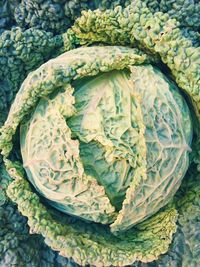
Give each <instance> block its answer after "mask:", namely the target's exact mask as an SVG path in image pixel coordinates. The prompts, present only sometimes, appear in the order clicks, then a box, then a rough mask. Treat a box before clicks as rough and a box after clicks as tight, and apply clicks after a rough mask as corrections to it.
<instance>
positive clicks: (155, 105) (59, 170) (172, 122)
mask: <svg viewBox="0 0 200 267" xmlns="http://www.w3.org/2000/svg"><path fill="white" fill-rule="evenodd" d="M73 87H74V91H73V92H72V91H71V92H68V95H67V96H66V99H65V100H63V99H62V101H61V100H59V101H54V99H50V98H49V99H42V100H41V101H40V102H39V103H38V106H37V108H36V109H35V111H34V112H33V114H32V115H31V118H30V120H29V121H28V122H27V123H25V124H24V125H22V126H21V151H22V157H23V163H24V168H25V169H26V172H27V176H28V179H29V180H30V181H31V182H32V183H33V185H34V186H35V187H36V189H37V190H38V192H40V194H41V195H43V196H44V197H45V198H46V199H48V200H50V203H51V205H53V206H54V207H56V208H57V209H59V210H61V211H64V212H66V213H69V214H72V215H76V216H79V217H83V218H86V219H88V218H89V219H90V217H87V216H85V215H84V212H83V211H87V212H86V213H87V214H88V213H89V212H90V210H93V209H94V210H95V208H94V206H95V205H96V204H95V205H94V204H91V196H92V193H90V194H89V193H88V194H86V191H87V190H88V189H87V188H88V187H87V186H86V187H85V189H84V190H83V189H82V187H83V186H84V185H85V183H86V182H85V180H87V179H88V181H90V182H91V181H94V180H95V181H96V184H97V185H100V186H101V187H103V188H104V190H105V194H106V196H107V197H108V199H109V200H110V202H111V205H112V206H113V207H114V210H116V211H119V210H120V209H121V208H122V204H123V201H124V199H125V198H126V192H127V189H128V188H129V186H130V183H131V182H132V179H133V177H134V172H135V168H136V164H137V161H136V158H137V157H136V156H137V155H136V148H135V147H136V145H137V142H138V134H137V129H136V127H137V125H136V124H135V118H136V116H137V109H136V108H135V105H134V101H135V95H136V94H137V96H139V100H140V106H141V111H142V119H143V123H144V125H145V134H144V138H145V143H146V161H147V167H146V173H147V180H146V182H145V183H144V186H143V192H142V194H143V198H142V203H143V202H148V203H149V202H151V201H152V203H156V204H155V205H157V203H159V202H160V203H162V204H161V205H160V206H159V207H161V206H163V205H165V204H166V203H167V202H169V200H170V199H171V197H172V196H173V195H174V193H175V192H176V191H177V190H178V188H179V186H180V183H181V179H182V178H183V177H184V175H185V173H186V171H187V168H188V164H189V159H188V152H189V151H190V147H189V146H190V144H191V140H192V126H191V118H190V113H189V109H188V107H187V103H186V101H185V100H184V98H183V96H182V95H181V93H180V91H179V89H178V88H177V87H176V86H175V84H174V83H172V82H171V81H169V80H168V79H167V78H166V77H164V75H163V74H162V73H161V72H160V71H159V70H157V69H155V68H153V67H152V66H133V67H131V68H130V70H123V71H112V72H109V73H102V74H99V75H97V76H95V77H90V78H87V79H81V80H78V81H77V82H74V84H73ZM59 94H62V93H58V95H57V96H56V97H57V99H59ZM67 97H68V99H67ZM67 105H68V106H69V110H68V111H69V112H68V113H67V116H66V114H65V113H66V112H63V110H66V107H67ZM69 140H70V141H69ZM74 177H75V178H74ZM82 177H84V179H85V180H84V179H82ZM79 180H81V182H82V181H83V180H84V181H83V185H82V184H81V183H79ZM91 183H93V182H91ZM93 190H95V185H94V189H93ZM74 192H76V193H74ZM77 192H79V193H77ZM81 194H82V195H83V194H84V197H83V198H82V199H81V204H80V203H79V204H78V205H77V206H76V204H75V203H76V200H77V199H78V198H80V197H81V196H80V195H81ZM94 194H96V193H94ZM142 203H141V205H142ZM91 212H92V211H91ZM91 220H92V219H91ZM111 221H112V220H111Z"/></svg>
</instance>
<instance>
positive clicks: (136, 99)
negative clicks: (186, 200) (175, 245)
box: [0, 2, 200, 267]
mask: <svg viewBox="0 0 200 267" xmlns="http://www.w3.org/2000/svg"><path fill="white" fill-rule="evenodd" d="M138 3H140V2H138ZM138 5H140V4H138ZM132 9H133V6H132V5H130V6H128V7H127V8H126V9H124V10H125V11H122V10H121V9H120V10H119V9H116V11H106V12H105V13H102V14H103V15H102V14H101V12H100V11H98V10H97V11H95V12H96V13H95V12H91V11H88V13H84V14H83V16H82V17H81V18H80V19H79V20H77V23H76V24H75V26H74V27H73V28H72V29H70V30H69V31H68V32H67V33H66V34H65V35H63V40H64V41H65V50H69V51H67V52H65V53H63V54H61V55H60V56H58V57H57V58H54V59H51V60H50V61H48V62H46V63H45V64H43V65H42V66H40V67H39V68H38V69H37V70H35V71H33V72H31V73H30V74H29V75H28V76H27V78H26V79H25V81H24V82H23V84H22V86H21V88H20V90H19V92H18V93H17V95H16V98H15V100H14V102H13V104H12V106H11V109H10V112H9V115H8V118H7V120H6V122H5V124H4V126H3V127H2V128H1V136H0V149H1V151H2V152H1V153H2V155H3V156H4V163H5V165H6V168H7V171H8V173H9V174H10V176H11V177H12V178H13V181H12V182H11V183H10V185H9V186H8V189H7V194H8V196H9V197H10V198H11V200H13V201H14V202H15V203H17V204H18V209H19V211H20V212H21V213H22V214H23V215H24V216H27V217H28V224H29V226H30V229H31V232H32V233H39V234H42V235H43V236H44V237H45V242H46V243H47V244H48V245H49V246H51V248H52V249H54V250H56V251H59V253H60V254H61V255H62V256H64V257H71V258H73V259H74V260H75V261H76V262H77V263H79V264H81V265H87V264H90V265H92V266H98V267H99V266H124V265H128V264H132V263H134V262H135V261H138V260H140V261H142V262H151V261H153V260H155V259H158V257H159V256H160V255H161V254H164V253H166V252H167V250H168V248H169V245H170V243H171V241H172V236H173V234H174V233H175V231H176V221H177V217H178V212H177V210H176V207H175V203H174V199H173V197H174V195H175V193H176V192H177V190H178V189H179V187H180V185H181V183H182V180H183V178H184V176H185V175H186V172H187V171H188V168H189V166H190V165H191V164H193V165H192V166H194V164H196V163H199V159H198V156H196V154H195V152H196V150H195V148H194V146H195V145H196V146H197V145H198V142H199V139H198V138H199V135H198V130H197V129H198V127H199V126H196V125H199V124H198V114H199V113H198V112H199V102H200V101H199V91H198V90H195V89H196V88H195V86H194V87H193V85H194V83H193V82H192V81H194V80H195V78H194V73H195V72H194V71H191V73H189V74H187V75H185V76H184V75H183V71H182V70H181V71H179V69H178V67H177V68H174V66H173V64H171V61H170V60H171V59H172V57H171V58H170V55H171V54H172V52H173V51H175V50H174V49H172V50H171V51H170V53H167V52H166V51H165V49H168V48H169V47H168V46H167V45H168V43H167V42H168V41H167V40H168V39H169V36H170V31H169V29H171V28H170V27H169V26H171V23H172V22H173V21H172V22H171V21H169V22H165V23H166V24H165V25H167V26H166V28H165V26H163V28H162V31H161V34H160V35H159V33H157V35H156V36H157V37H155V35H154V33H155V32H153V33H151V32H150V33H148V34H149V38H146V39H145V38H144V37H143V39H142V38H141V39H139V38H140V35H138V36H139V37H138V40H137V41H135V39H136V38H137V32H135V35H133V36H134V37H130V38H129V36H128V34H129V32H128V30H127V28H124V29H126V30H124V31H122V32H121V35H120V36H118V39H115V38H116V35H115V34H116V33H119V32H120V30H119V29H118V27H117V26H116V25H115V23H113V21H112V19H111V20H110V17H111V16H113V18H114V19H116V18H117V19H119V20H120V21H121V23H122V22H124V23H125V22H126V20H128V19H129V18H127V17H128V16H130V17H131V11H132ZM147 10H148V9H146V8H145V7H144V10H143V11H141V12H144V13H145V11H147ZM127 11H129V12H127ZM109 12H111V14H110V13H109ZM112 12H116V14H118V15H119V14H120V16H121V17H117V15H116V14H115V13H112ZM123 12H124V13H123ZM127 14H128V15H127ZM135 14H136V13H135V11H134V12H133V14H132V17H131V20H130V21H132V20H134V18H135V19H136V15H135ZM149 14H150V13H149ZM161 15H162V14H160V17H161V19H160V23H161V24H162V23H163V21H165V20H166V17H165V16H164V17H162V16H161ZM123 16H124V17H123ZM134 16H135V17H134ZM149 16H150V15H149ZM122 18H123V19H124V20H122ZM158 19H159V16H158ZM166 21H167V20H166ZM90 23H91V24H90ZM95 23H97V25H99V24H102V25H101V27H102V29H103V28H104V27H103V26H105V25H104V23H105V24H106V30H107V31H108V33H110V32H109V30H110V29H111V30H112V31H111V32H112V33H110V35H109V34H108V33H107V34H105V35H103V34H102V35H101V34H99V32H98V30H96V31H93V27H95V26H94V25H96V24H95ZM167 23H168V24H169V25H168V24H167ZM83 24H84V26H85V28H84V30H83ZM172 24H173V23H172ZM152 25H153V24H152ZM129 26H130V25H129ZM157 26H158V25H156V26H155V31H158V29H157V28H156V27H157ZM134 27H135V26H133V29H132V30H131V31H130V36H132V34H133V32H134ZM142 27H143V28H144V29H143V28H142ZM149 27H150V26H149V25H148V21H147V26H144V25H143V23H142V26H141V29H142V30H143V31H144V32H145V33H147V32H149V31H150V29H151V28H149ZM151 27H152V26H151ZM100 29H101V28H100ZM104 30H105V29H104ZM115 30H116V32H115ZM112 34H113V35H112ZM167 34H168V35H167ZM178 34H179V32H178V33H177V36H178ZM180 34H181V33H180ZM165 35H166V36H167V37H166V38H168V39H166V40H165ZM135 36H136V37H135ZM158 36H160V37H159V38H160V40H159V42H158V41H157V40H158V39H156V38H158ZM131 38H132V39H131ZM134 38H135V39H134ZM162 38H163V39H162ZM117 40H118V41H117ZM163 40H164V41H163ZM100 41H101V42H103V43H108V44H109V46H108V45H106V44H105V45H99V44H98V45H97V44H96V42H100ZM113 41H114V42H115V43H116V44H117V45H113ZM162 41H163V43H162ZM129 42H132V43H131V44H129ZM157 42H158V43H157ZM91 43H94V44H93V46H89V47H85V46H82V47H79V48H75V49H72V48H74V46H77V44H79V45H83V44H87V45H89V44H90V45H91ZM138 43H139V45H138ZM154 43H155V44H154ZM132 44H134V45H132ZM163 44H166V46H163ZM180 44H182V45H183V47H184V45H185V44H186V45H188V42H186V43H184V39H183V40H182V39H181V42H180ZM122 45H123V46H122ZM133 46H138V47H139V49H138V48H133ZM188 51H189V52H191V49H190V50H188ZM189 52H188V53H189ZM173 58H174V57H173ZM161 60H162V63H161ZM174 60H175V61H176V64H177V66H179V67H180V65H181V64H180V58H179V57H177V58H176V59H174ZM163 62H164V63H165V64H167V65H168V67H169V68H170V70H169V69H167V68H166V67H164V66H163ZM194 63H195V62H194ZM158 66H159V67H160V68H159V67H158ZM180 69H181V67H180ZM170 71H171V72H170ZM174 77H176V83H175V81H174ZM184 77H186V78H187V77H190V80H191V84H189V83H188V82H187V79H186V78H184ZM195 77H196V76H195ZM177 84H178V85H177ZM191 88H193V89H194V90H193V91H192V90H191ZM185 93H186V94H187V95H186V94H185ZM19 140H20V142H19ZM14 150H19V151H20V152H21V153H20V157H19V160H18V161H14V160H13V158H14V157H13V151H14ZM193 150H194V153H193ZM191 152H192V153H191ZM195 167H196V165H195Z"/></svg>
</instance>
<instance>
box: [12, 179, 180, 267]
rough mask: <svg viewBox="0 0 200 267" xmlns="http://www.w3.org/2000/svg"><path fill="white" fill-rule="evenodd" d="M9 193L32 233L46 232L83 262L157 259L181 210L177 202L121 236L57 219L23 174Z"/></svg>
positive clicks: (100, 263)
mask: <svg viewBox="0 0 200 267" xmlns="http://www.w3.org/2000/svg"><path fill="white" fill-rule="evenodd" d="M7 194H8V196H9V197H10V198H11V199H12V200H13V201H14V202H15V203H17V204H18V210H19V211H20V212H21V213H22V214H23V215H24V216H27V217H28V224H29V226H30V229H31V233H38V234H42V235H43V236H44V237H45V242H46V243H47V244H48V245H49V246H51V248H52V249H54V250H58V251H59V252H60V254H61V255H62V256H64V257H72V258H73V259H74V260H75V261H76V262H77V263H79V264H80V265H82V266H83V265H86V264H91V265H95V266H98V267H100V266H110V265H113V266H124V265H128V264H131V263H133V262H135V261H136V260H141V261H142V262H150V261H153V260H155V259H157V258H158V256H159V255H160V254H163V253H166V252H167V250H168V246H169V244H170V243H171V240H172V235H173V233H174V232H175V231H176V223H175V222H176V220H177V212H176V210H175V208H174V207H173V206H171V207H170V206H169V207H168V208H165V210H164V211H161V212H160V213H158V214H157V215H155V216H154V217H152V218H151V219H148V220H146V221H145V222H143V223H141V224H139V225H137V227H136V228H135V229H134V228H133V229H131V230H129V231H128V232H126V234H124V235H122V236H120V237H119V238H117V237H115V236H113V235H112V234H111V233H110V232H109V230H108V229H107V228H106V227H101V226H99V225H95V224H85V223H84V222H81V221H78V220H77V221H76V222H70V219H68V221H65V222H64V223H59V222H57V221H56V220H55V219H53V217H52V216H51V215H50V211H49V210H47V208H46V207H45V206H44V205H43V204H41V203H40V200H39V197H38V196H37V195H36V194H35V193H33V192H32V189H31V187H30V185H29V183H28V182H27V181H26V180H25V179H23V178H21V177H20V176H19V175H15V180H14V181H13V182H12V183H11V184H10V185H9V187H8V189H7Z"/></svg>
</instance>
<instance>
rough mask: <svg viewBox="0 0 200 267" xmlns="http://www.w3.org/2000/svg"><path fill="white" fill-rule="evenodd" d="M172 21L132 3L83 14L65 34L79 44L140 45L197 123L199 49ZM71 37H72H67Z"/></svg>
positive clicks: (199, 82)
mask: <svg viewBox="0 0 200 267" xmlns="http://www.w3.org/2000/svg"><path fill="white" fill-rule="evenodd" d="M178 25H179V23H178V22H177V21H176V20H175V19H169V15H168V14H163V13H162V12H158V13H156V16H154V14H152V13H151V12H150V11H149V9H148V8H147V7H146V5H145V3H143V2H142V1H139V0H136V1H133V3H132V4H131V5H129V6H128V7H127V8H125V9H122V8H121V7H117V8H115V9H114V10H107V11H105V12H102V11H100V10H96V11H83V12H82V16H81V17H80V18H79V19H77V21H76V22H75V25H74V26H73V27H72V30H71V29H70V30H69V31H68V32H67V35H71V36H73V35H74V39H76V41H77V40H78V38H79V42H80V43H81V44H87V43H89V44H92V43H95V42H103V43H107V44H115V45H116V44H117V45H127V46H133V45H137V43H138V42H139V44H140V45H142V46H143V47H145V48H146V49H148V50H149V51H150V52H152V53H154V54H156V53H158V54H159V55H160V56H161V59H162V61H163V62H164V63H166V64H167V66H168V67H169V68H170V69H171V71H172V74H173V75H174V77H175V80H176V82H177V84H178V85H179V87H180V88H182V89H183V90H184V91H185V92H186V93H187V94H188V95H189V96H190V98H191V100H192V102H193V105H194V108H195V111H196V115H197V117H198V118H199V120H200V68H199V65H200V47H197V48H196V47H195V48H194V47H193V46H192V42H191V41H190V40H189V39H187V38H185V37H183V35H182V32H181V30H180V29H179V28H178ZM71 38H72V37H71Z"/></svg>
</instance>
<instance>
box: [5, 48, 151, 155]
mask: <svg viewBox="0 0 200 267" xmlns="http://www.w3.org/2000/svg"><path fill="white" fill-rule="evenodd" d="M91 49H93V54H92V55H91ZM81 53H82V55H81ZM144 61H147V62H148V61H149V58H148V57H147V55H145V54H143V53H141V52H139V51H138V50H137V49H131V48H126V47H96V48H90V47H89V48H78V49H77V50H76V52H74V50H72V51H70V52H69V53H64V54H62V55H61V56H59V57H57V58H56V59H53V60H50V61H48V62H47V63H45V64H43V65H42V66H41V67H40V68H38V69H37V70H36V71H34V72H32V73H30V74H29V75H28V77H27V79H26V80H25V81H24V82H23V84H22V86H21V88H20V90H19V92H18V93H17V95H16V98H15V101H14V103H13V105H12V107H11V109H10V113H9V115H8V118H7V120H6V122H5V124H4V126H3V127H2V128H1V129H0V132H1V136H0V149H1V150H2V152H1V153H2V155H4V156H5V157H7V156H8V155H9V153H10V151H11V150H12V136H13V135H14V134H15V131H16V129H17V127H18V125H19V124H20V122H21V121H22V120H23V118H24V116H25V115H26V114H28V113H29V112H30V110H31V108H33V107H34V106H35V105H36V103H37V101H38V99H39V98H40V97H43V96H46V95H49V94H50V93H51V92H53V91H54V90H55V89H56V88H60V87H62V86H63V85H67V84H68V83H70V82H71V81H72V80H75V79H78V78H81V77H85V76H94V75H96V74H98V73H99V72H108V71H110V70H113V69H124V68H125V67H127V66H129V65H133V64H141V63H143V62H144Z"/></svg>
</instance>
